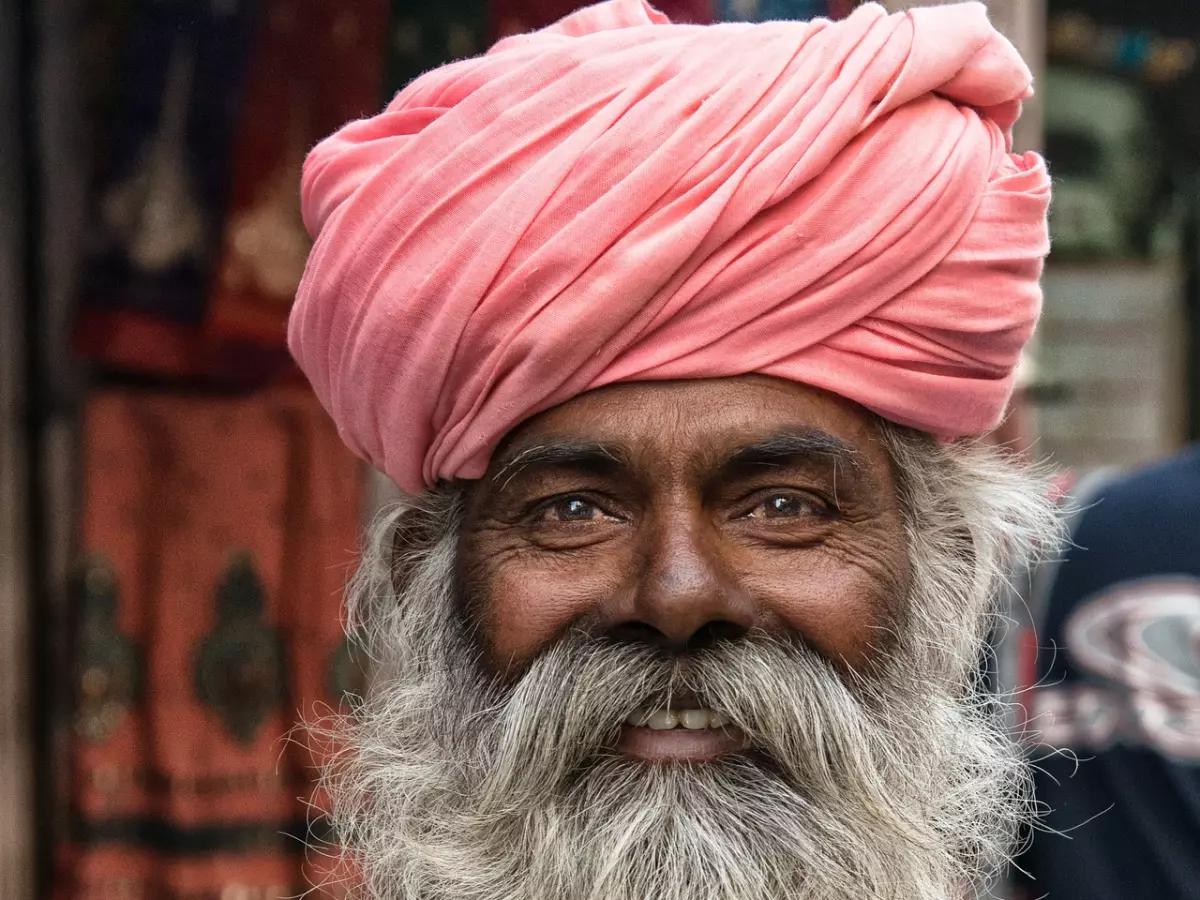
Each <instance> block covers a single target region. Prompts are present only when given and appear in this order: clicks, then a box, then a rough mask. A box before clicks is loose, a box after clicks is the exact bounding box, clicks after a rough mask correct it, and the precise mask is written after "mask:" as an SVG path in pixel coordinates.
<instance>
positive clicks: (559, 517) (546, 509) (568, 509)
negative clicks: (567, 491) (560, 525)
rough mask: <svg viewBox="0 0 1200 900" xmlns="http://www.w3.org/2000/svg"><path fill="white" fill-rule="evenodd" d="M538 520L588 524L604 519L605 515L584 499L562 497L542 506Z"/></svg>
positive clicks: (597, 507)
mask: <svg viewBox="0 0 1200 900" xmlns="http://www.w3.org/2000/svg"><path fill="white" fill-rule="evenodd" d="M538 518H539V519H541V520H542V521H550V522H590V521H592V520H594V519H602V518H605V513H604V510H602V509H601V508H600V507H599V506H597V505H596V504H595V503H592V502H591V501H590V500H588V499H586V498H584V497H563V498H561V499H559V500H555V501H553V502H552V503H548V504H546V505H545V506H543V507H542V508H541V510H540V511H539V512H538Z"/></svg>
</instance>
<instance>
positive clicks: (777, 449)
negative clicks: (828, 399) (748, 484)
mask: <svg viewBox="0 0 1200 900" xmlns="http://www.w3.org/2000/svg"><path fill="white" fill-rule="evenodd" d="M811 457H821V458H824V459H827V460H832V461H833V462H834V463H835V464H836V465H841V464H845V465H847V466H849V467H850V468H851V469H853V470H854V471H856V472H861V471H862V470H863V464H862V462H861V461H860V460H859V458H858V450H856V449H855V448H854V446H853V445H851V444H848V443H847V442H846V441H843V440H842V439H841V438H838V437H834V436H833V435H832V434H829V433H828V432H825V431H820V430H818V429H808V428H802V429H788V430H785V431H777V432H775V433H774V434H771V435H768V436H767V437H765V438H762V439H761V440H757V441H755V442H754V443H752V444H747V445H745V446H743V447H739V448H738V449H737V450H735V451H734V452H733V453H732V454H730V455H729V457H728V458H726V459H725V461H724V462H723V463H722V465H721V468H722V469H724V470H726V471H729V470H744V469H750V468H754V467H757V466H779V465H782V464H784V463H786V462H790V461H796V460H800V459H804V458H811Z"/></svg>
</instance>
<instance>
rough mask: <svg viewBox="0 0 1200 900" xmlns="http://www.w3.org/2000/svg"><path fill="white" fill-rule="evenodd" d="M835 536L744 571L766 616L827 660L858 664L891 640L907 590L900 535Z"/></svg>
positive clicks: (856, 666) (860, 667)
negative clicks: (889, 540)
mask: <svg viewBox="0 0 1200 900" xmlns="http://www.w3.org/2000/svg"><path fill="white" fill-rule="evenodd" d="M874 543H875V542H869V543H868V544H864V543H862V542H856V543H855V544H854V545H853V546H852V547H848V548H843V547H840V546H838V544H837V542H830V543H828V544H825V545H822V546H820V547H815V548H812V549H809V550H803V551H798V552H796V553H788V554H783V555H780V556H779V557H777V558H776V559H775V560H774V561H772V562H771V563H770V564H763V563H762V562H761V561H760V564H759V565H758V566H756V567H755V569H754V570H753V571H748V572H747V573H746V575H745V583H746V584H747V585H748V587H749V589H750V590H751V592H752V593H753V594H754V595H755V596H756V598H757V600H758V602H759V604H760V605H761V607H762V608H763V611H764V612H765V613H767V615H768V617H769V618H770V619H774V620H776V621H777V622H779V623H780V624H781V625H782V626H784V627H786V628H788V629H789V630H791V631H793V632H795V633H797V634H799V635H801V636H803V638H804V639H805V640H806V641H808V642H810V643H811V644H812V645H813V646H814V647H815V648H816V649H817V650H818V651H819V652H820V653H822V654H823V655H824V656H825V657H826V658H827V659H829V660H831V661H833V662H835V663H844V664H845V665H847V666H849V667H850V668H851V669H855V670H865V669H866V668H867V667H869V666H870V664H871V663H872V662H873V661H875V660H877V659H878V658H879V656H880V655H881V653H884V652H886V651H887V650H888V648H889V647H890V646H891V645H892V644H893V643H894V641H895V629H896V628H897V626H898V624H899V623H900V622H901V620H902V619H901V612H902V609H903V603H904V598H905V597H906V596H907V593H908V559H907V554H906V553H905V552H904V551H903V543H902V539H898V540H897V542H896V544H895V546H896V547H899V548H900V549H899V550H896V549H895V548H894V547H888V546H885V545H883V543H882V542H881V544H880V546H878V547H874V548H872V547H871V546H870V545H873V544H874Z"/></svg>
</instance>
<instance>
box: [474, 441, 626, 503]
mask: <svg viewBox="0 0 1200 900" xmlns="http://www.w3.org/2000/svg"><path fill="white" fill-rule="evenodd" d="M627 456H628V455H627V453H626V452H625V449H624V448H623V447H621V446H620V445H618V444H610V443H605V442H603V441H581V440H577V439H574V438H565V437H564V438H546V439H544V440H541V441H539V442H537V443H534V444H529V445H527V446H525V447H517V448H514V449H513V450H511V451H508V452H506V453H505V455H504V459H503V461H502V462H501V463H500V464H499V467H498V468H497V469H496V474H495V475H493V476H492V482H493V483H495V484H498V485H499V488H500V490H504V488H506V487H508V484H509V482H511V481H512V480H513V479H514V478H516V477H517V476H519V475H520V474H521V473H522V472H524V471H525V470H526V469H527V468H529V467H531V466H533V467H539V466H552V467H553V466H557V467H564V468H574V469H584V470H587V471H593V472H603V471H610V470H612V469H614V468H617V467H620V466H622V465H624V464H625V463H626V460H627Z"/></svg>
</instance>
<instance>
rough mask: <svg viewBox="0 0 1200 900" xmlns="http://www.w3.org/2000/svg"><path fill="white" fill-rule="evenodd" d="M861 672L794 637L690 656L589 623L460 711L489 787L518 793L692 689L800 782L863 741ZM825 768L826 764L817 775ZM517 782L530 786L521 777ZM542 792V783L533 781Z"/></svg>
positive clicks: (571, 767) (589, 758)
mask: <svg viewBox="0 0 1200 900" xmlns="http://www.w3.org/2000/svg"><path fill="white" fill-rule="evenodd" d="M867 684H868V682H866V681H862V682H861V684H858V688H859V690H856V689H855V688H853V687H852V686H851V681H850V679H848V678H847V677H846V676H845V675H844V674H843V673H839V672H838V671H837V669H835V667H834V666H833V665H832V664H830V663H829V662H828V661H827V660H826V659H825V658H824V657H822V656H821V655H819V654H818V653H817V652H815V651H814V650H812V649H811V648H810V647H808V646H807V645H806V644H804V643H803V642H802V641H800V640H798V639H786V638H779V637H775V636H769V635H766V634H762V633H751V634H748V635H746V636H744V637H742V638H739V639H737V640H732V641H725V642H720V643H717V644H714V645H712V646H711V647H708V648H705V649H702V650H698V651H694V652H690V653H687V654H670V653H667V652H664V651H662V650H661V649H658V648H654V647H649V646H643V645H636V644H619V643H615V642H612V641H609V640H605V639H598V638H596V637H593V636H590V635H588V634H586V633H582V632H576V633H571V634H568V635H566V636H565V637H564V638H563V639H562V640H561V641H559V642H558V643H557V644H556V645H555V646H554V647H552V648H550V649H549V650H547V651H546V652H545V653H543V654H542V655H541V656H540V657H538V658H537V659H536V660H535V661H534V662H533V663H532V664H531V666H530V667H529V668H528V670H527V671H526V672H525V673H523V675H522V676H521V677H520V678H519V679H518V680H517V681H516V682H515V684H513V685H511V686H510V687H507V688H500V687H497V686H495V685H493V686H492V688H491V691H490V692H489V693H490V694H491V695H492V699H491V702H490V703H489V704H488V705H487V706H485V708H483V709H481V710H479V711H478V712H477V713H476V714H475V715H474V716H470V717H467V718H465V719H462V720H460V726H461V728H462V729H463V730H464V731H465V732H467V733H471V734H474V735H476V736H477V737H478V738H479V739H480V740H481V742H482V743H483V744H484V745H485V746H482V747H480V749H481V750H482V751H483V752H484V754H485V755H486V756H487V757H488V758H490V760H491V762H492V771H493V773H505V774H504V776H503V777H501V776H499V775H498V774H497V778H498V779H499V782H500V783H494V784H492V785H490V786H489V788H490V789H489V790H488V791H487V792H486V793H492V792H493V791H494V792H495V794H494V795H495V796H508V797H509V798H510V799H511V797H512V795H513V792H517V793H523V792H524V791H523V789H522V785H521V784H520V783H519V782H522V781H523V780H524V779H525V778H526V777H527V776H529V775H534V776H535V777H536V778H537V779H538V782H539V785H540V786H541V787H542V788H544V787H545V786H547V785H549V784H552V783H559V784H562V783H566V782H567V781H568V780H569V778H570V776H571V773H572V772H574V771H577V770H579V769H580V768H582V767H585V766H586V765H588V764H589V763H590V762H593V761H594V760H595V758H596V757H597V756H601V755H604V754H605V753H606V750H607V748H609V747H611V746H612V745H613V743H614V742H615V740H616V738H617V736H618V735H619V732H620V728H621V726H622V724H623V723H624V721H625V719H626V717H627V716H629V715H630V714H631V713H632V712H634V711H635V710H637V709H638V708H640V707H643V706H654V705H664V704H666V703H667V702H668V701H669V699H670V698H671V697H672V696H675V695H679V694H683V693H687V694H691V695H694V696H695V697H696V698H697V700H698V701H699V702H700V704H701V705H702V706H704V707H706V708H709V709H712V710H715V711H718V712H720V713H722V714H723V715H725V716H727V717H728V718H729V719H730V720H732V722H733V723H734V724H736V725H737V726H738V727H740V728H741V729H742V730H743V731H744V732H745V733H746V735H747V737H748V739H749V742H750V745H751V748H752V749H753V750H754V751H756V753H757V754H762V755H766V756H768V757H770V758H771V759H772V761H773V762H774V763H776V764H777V765H778V766H779V767H780V768H782V769H783V770H784V772H785V773H790V774H791V776H792V778H789V779H788V780H792V779H793V778H794V779H795V780H797V781H810V780H811V777H812V776H814V775H816V774H817V773H814V772H812V771H811V767H812V766H813V765H817V766H819V767H821V768H826V767H828V766H829V765H832V764H833V762H832V761H833V760H841V759H845V758H846V757H847V756H848V755H851V754H852V753H854V752H855V750H856V747H855V746H854V744H855V742H858V743H859V744H860V746H859V747H858V748H857V749H858V750H859V751H861V742H862V740H863V737H864V729H865V728H866V727H867V726H868V725H869V720H868V719H869V717H868V713H867V707H868V704H867V703H866V702H865V701H866V699H867V698H866V695H864V694H863V693H862V691H861V688H863V687H866V686H867ZM826 774H827V773H826ZM523 787H524V790H531V789H534V788H533V786H532V785H529V784H525V785H524V786H523ZM539 792H540V791H539Z"/></svg>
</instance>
